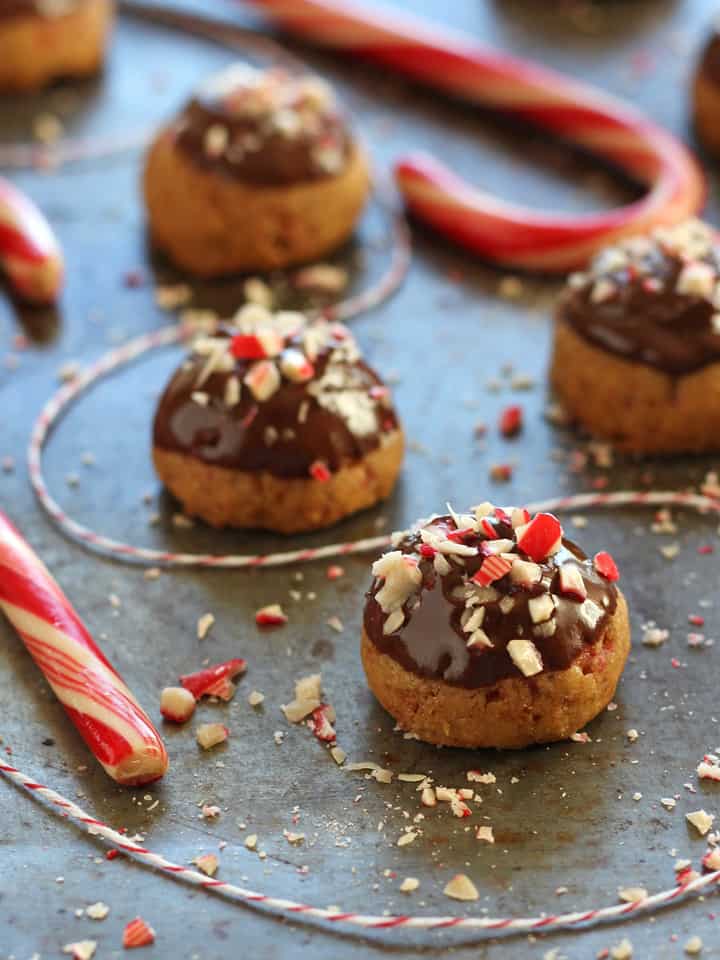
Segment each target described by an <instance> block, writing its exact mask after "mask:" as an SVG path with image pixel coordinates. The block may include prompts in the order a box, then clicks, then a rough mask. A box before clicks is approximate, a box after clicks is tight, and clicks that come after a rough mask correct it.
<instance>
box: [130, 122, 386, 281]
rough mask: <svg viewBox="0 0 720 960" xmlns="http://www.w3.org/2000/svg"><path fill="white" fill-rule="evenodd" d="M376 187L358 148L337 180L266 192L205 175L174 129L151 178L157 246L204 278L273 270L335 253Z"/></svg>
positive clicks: (164, 137)
mask: <svg viewBox="0 0 720 960" xmlns="http://www.w3.org/2000/svg"><path fill="white" fill-rule="evenodd" d="M369 186H370V173H369V168H368V164H367V161H366V159H365V155H364V153H363V151H362V150H361V149H360V148H359V147H358V146H357V145H355V146H354V147H353V148H352V152H351V155H350V157H349V159H348V162H347V165H346V167H345V169H344V170H342V171H341V172H340V173H339V174H337V175H335V176H328V177H324V178H322V179H319V180H312V181H305V182H302V183H296V184H288V185H286V186H285V185H282V186H263V185H262V184H252V183H244V182H242V181H240V180H235V179H233V178H232V177H228V176H226V175H224V174H220V173H215V172H211V171H206V170H201V169H199V168H198V167H196V166H195V165H194V164H193V163H192V162H191V161H189V160H187V159H186V158H185V157H184V156H183V155H182V153H180V151H179V150H178V149H177V147H176V145H175V143H174V141H173V136H172V133H171V132H170V131H169V130H167V129H166V130H163V131H162V132H161V133H160V135H159V136H158V137H157V139H156V140H155V141H154V143H153V144H152V146H151V147H150V150H149V153H148V156H147V162H146V166H145V174H144V192H145V203H146V206H147V212H148V219H149V225H150V233H151V235H152V238H153V241H154V243H155V245H156V246H157V247H158V249H160V250H162V251H163V252H164V253H165V254H166V255H167V256H168V257H169V258H170V259H171V260H173V261H174V262H175V263H176V264H177V265H178V266H180V267H183V268H184V269H186V270H188V271H190V272H191V273H194V274H196V275H197V276H201V277H217V276H223V275H225V274H231V273H242V272H244V271H248V270H274V269H278V268H282V267H287V266H291V265H292V264H298V263H304V262H306V261H309V260H314V259H317V258H318V257H321V256H323V255H324V254H326V253H328V252H329V251H331V250H334V249H336V248H337V247H339V246H340V244H342V243H343V242H344V241H345V240H346V239H347V238H348V237H349V236H350V234H351V233H352V231H353V229H354V227H355V224H356V222H357V219H358V217H359V216H360V214H361V212H362V209H363V207H364V206H365V202H366V200H367V196H368V192H369Z"/></svg>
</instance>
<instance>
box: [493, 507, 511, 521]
mask: <svg viewBox="0 0 720 960" xmlns="http://www.w3.org/2000/svg"><path fill="white" fill-rule="evenodd" d="M495 516H496V518H497V519H498V520H499V521H500V523H512V520H511V519H510V515H509V514H508V513H506V512H505V511H504V510H503V508H502V507H495Z"/></svg>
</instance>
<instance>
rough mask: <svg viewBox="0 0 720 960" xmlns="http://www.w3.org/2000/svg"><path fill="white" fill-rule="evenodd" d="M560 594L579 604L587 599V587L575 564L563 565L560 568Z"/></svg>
mask: <svg viewBox="0 0 720 960" xmlns="http://www.w3.org/2000/svg"><path fill="white" fill-rule="evenodd" d="M560 593H561V594H562V595H563V596H564V597H569V598H570V599H571V600H578V601H580V602H581V603H582V601H583V600H586V599H587V587H586V586H585V581H584V580H583V577H582V573H581V572H580V567H578V566H577V564H575V563H564V564H563V565H562V566H561V567H560Z"/></svg>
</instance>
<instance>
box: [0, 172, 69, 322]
mask: <svg viewBox="0 0 720 960" xmlns="http://www.w3.org/2000/svg"><path fill="white" fill-rule="evenodd" d="M0 268H2V270H3V271H4V272H5V273H6V274H7V277H8V280H9V281H10V283H11V284H12V286H13V289H14V290H15V292H16V293H17V294H18V295H19V296H21V297H22V298H23V299H25V300H30V301H32V302H33V303H54V302H55V301H56V300H57V298H58V297H59V295H60V291H61V290H62V285H63V277H64V265H63V257H62V253H61V251H60V247H59V245H58V242H57V240H56V239H55V235H54V234H53V232H52V230H51V229H50V225H49V224H48V222H47V220H46V219H45V217H44V216H43V215H42V213H40V211H39V210H38V208H37V207H36V206H35V204H34V203H33V202H32V201H31V200H29V199H28V197H26V196H25V194H23V193H21V192H20V190H18V189H17V188H16V187H14V186H13V185H12V184H11V183H9V182H8V181H7V180H4V179H3V178H1V177H0Z"/></svg>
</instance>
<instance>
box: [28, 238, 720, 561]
mask: <svg viewBox="0 0 720 960" xmlns="http://www.w3.org/2000/svg"><path fill="white" fill-rule="evenodd" d="M397 256H400V255H399V254H396V257H397ZM397 266H399V264H396V267H397ZM405 266H406V264H405V263H404V262H403V265H402V266H400V267H399V268H400V274H401V275H402V273H403V272H404V270H405ZM393 272H394V271H393V268H391V270H390V271H388V274H387V275H386V277H385V279H384V281H383V284H382V286H384V288H385V292H384V293H383V294H381V293H380V287H378V288H375V289H374V290H372V291H366V293H364V294H359V295H358V296H357V297H355V298H353V299H352V300H348V301H345V302H344V303H341V304H338V306H337V307H335V308H333V311H332V315H333V317H334V318H336V319H348V317H350V316H354V315H356V314H357V313H358V312H360V310H363V309H368V308H369V306H370V305H374V303H375V302H377V300H378V299H381V298H382V296H385V295H388V294H389V292H391V291H392V290H393V289H395V287H396V285H397V283H398V282H399V280H398V278H397V277H395V279H394V280H393V279H392V278H391V274H392V273H393ZM371 300H372V304H370V301H371ZM182 338H183V330H182V328H181V327H178V326H176V325H174V324H173V325H171V326H167V327H163V328H161V329H160V330H156V331H153V332H152V333H147V334H143V335H142V336H140V337H137V338H136V339H134V340H131V341H130V342H129V343H126V344H124V345H123V346H122V347H118V348H116V349H114V350H111V351H110V352H109V353H107V354H105V356H103V357H101V358H100V359H99V360H97V361H95V363H93V364H91V366H89V367H87V368H86V369H85V370H83V371H82V372H81V373H79V374H78V376H77V377H76V378H75V379H74V380H72V381H71V382H70V383H67V384H65V385H64V386H63V387H61V388H60V390H58V391H57V393H56V394H55V395H54V396H53V397H51V398H50V400H49V401H48V402H47V403H46V404H45V406H44V408H43V410H42V412H41V413H40V416H39V417H38V419H37V420H36V421H35V425H34V427H33V430H32V434H31V437H30V443H29V446H28V469H29V473H30V482H31V484H32V487H33V490H34V491H35V494H36V496H37V499H38V501H39V503H40V505H41V506H42V507H43V509H44V510H45V511H46V513H47V514H48V515H49V516H50V517H51V518H52V520H54V521H55V523H56V524H57V525H58V527H59V528H60V529H61V530H62V531H63V533H65V534H66V535H67V536H68V537H69V538H70V539H71V540H74V541H75V542H77V543H80V544H82V545H83V546H85V547H86V548H88V549H89V550H91V551H92V552H93V553H98V554H102V555H104V556H112V557H115V558H116V559H119V560H124V561H125V562H128V563H136V564H140V565H146V566H165V567H218V568H223V569H228V568H232V569H240V568H247V567H278V566H285V565H288V564H292V563H305V562H308V561H312V560H326V559H329V558H331V557H340V556H348V555H350V554H356V553H371V552H377V551H378V550H381V549H382V548H383V547H385V546H387V545H388V544H389V543H390V539H391V538H390V536H389V535H387V534H384V535H382V536H377V537H368V538H365V539H361V540H351V541H346V542H344V543H331V544H327V545H326V546H321V547H299V548H297V549H294V550H285V551H282V552H279V553H267V554H215V553H174V552H172V551H166V550H155V549H152V548H150V547H138V546H135V545H133V544H130V543H125V542H123V541H122V540H115V539H113V538H112V537H107V536H105V535H104V534H102V533H98V532H96V531H95V530H91V529H90V528H89V527H86V526H84V525H83V524H82V523H79V522H78V521H77V520H75V519H73V518H72V517H71V516H69V515H68V514H67V513H66V512H65V510H64V509H63V508H62V507H61V506H60V505H59V504H58V502H57V501H56V500H55V498H54V497H53V496H52V494H51V493H50V492H49V490H48V487H47V483H46V481H45V476H44V474H43V469H42V465H43V462H42V455H43V451H44V449H45V446H46V444H47V441H48V439H49V436H50V433H51V432H52V430H53V428H54V427H55V426H57V424H58V422H59V421H60V419H61V418H62V416H63V414H64V413H65V412H66V411H67V409H68V408H69V407H70V405H71V404H72V403H74V402H75V401H76V400H77V399H78V398H79V397H80V396H81V395H82V394H83V393H85V391H86V390H87V389H88V388H89V387H91V386H92V385H93V384H95V383H97V382H98V381H100V380H102V379H103V378H104V377H105V376H107V375H108V374H110V373H113V372H115V371H116V370H119V369H120V368H122V367H124V366H125V365H126V364H128V363H131V362H132V361H133V360H136V359H137V358H138V357H140V356H142V355H143V354H145V353H148V352H150V351H152V350H155V349H157V348H159V347H165V346H169V345H172V344H176V343H179V342H180V341H181V340H182ZM623 506H639V507H642V506H664V507H671V506H674V507H688V508H691V509H694V510H698V511H700V512H708V513H716V514H717V513H720V501H718V500H714V499H712V498H711V497H706V496H703V495H702V494H697V493H688V492H684V491H675V490H620V491H615V492H612V493H580V494H571V495H569V496H565V497H553V498H550V499H548V500H542V501H540V502H537V503H529V504H527V505H526V507H527V509H528V510H530V511H531V512H533V513H535V512H538V511H548V510H557V511H562V510H579V509H583V508H598V507H623Z"/></svg>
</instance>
